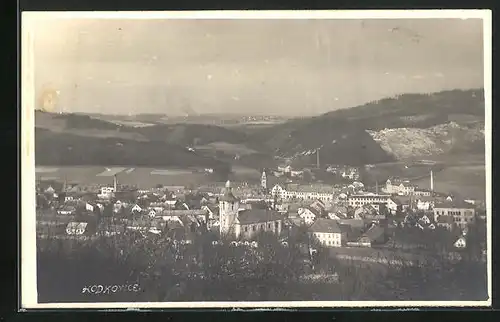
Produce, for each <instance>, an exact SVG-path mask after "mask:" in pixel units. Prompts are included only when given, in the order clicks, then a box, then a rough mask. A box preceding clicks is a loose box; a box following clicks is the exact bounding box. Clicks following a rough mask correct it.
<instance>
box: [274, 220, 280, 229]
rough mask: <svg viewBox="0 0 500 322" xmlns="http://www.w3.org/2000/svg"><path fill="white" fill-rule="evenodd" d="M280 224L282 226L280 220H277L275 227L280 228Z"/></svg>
mask: <svg viewBox="0 0 500 322" xmlns="http://www.w3.org/2000/svg"><path fill="white" fill-rule="evenodd" d="M279 226H280V223H279V221H276V222H275V223H274V227H276V229H278V228H279Z"/></svg>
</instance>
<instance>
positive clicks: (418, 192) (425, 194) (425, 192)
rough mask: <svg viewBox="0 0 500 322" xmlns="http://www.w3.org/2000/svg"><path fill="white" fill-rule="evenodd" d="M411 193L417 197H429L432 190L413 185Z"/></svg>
mask: <svg viewBox="0 0 500 322" xmlns="http://www.w3.org/2000/svg"><path fill="white" fill-rule="evenodd" d="M413 195H414V196H418V197H431V196H432V191H430V190H427V189H420V188H418V187H415V191H413Z"/></svg>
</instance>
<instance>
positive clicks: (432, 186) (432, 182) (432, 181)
mask: <svg viewBox="0 0 500 322" xmlns="http://www.w3.org/2000/svg"><path fill="white" fill-rule="evenodd" d="M431 192H434V175H433V173H432V170H431Z"/></svg>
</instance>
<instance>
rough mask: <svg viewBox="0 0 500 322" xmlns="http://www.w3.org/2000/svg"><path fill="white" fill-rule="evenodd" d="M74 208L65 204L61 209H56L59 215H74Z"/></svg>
mask: <svg viewBox="0 0 500 322" xmlns="http://www.w3.org/2000/svg"><path fill="white" fill-rule="evenodd" d="M75 212H76V208H75V207H74V206H68V205H65V206H63V207H62V208H61V209H59V210H57V213H58V214H59V215H74V214H75Z"/></svg>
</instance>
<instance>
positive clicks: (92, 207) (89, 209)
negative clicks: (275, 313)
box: [85, 202, 97, 212]
mask: <svg viewBox="0 0 500 322" xmlns="http://www.w3.org/2000/svg"><path fill="white" fill-rule="evenodd" d="M95 207H97V206H94V205H93V204H91V203H88V202H86V203H85V210H87V211H90V212H94V208H95Z"/></svg>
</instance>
